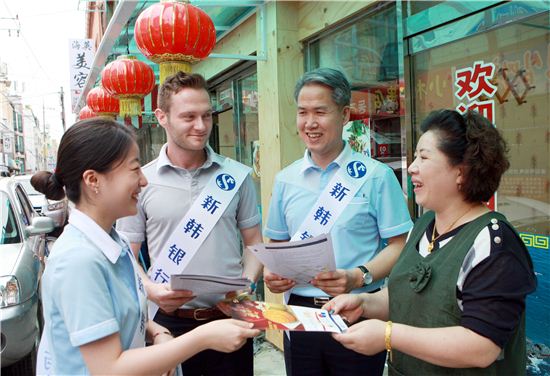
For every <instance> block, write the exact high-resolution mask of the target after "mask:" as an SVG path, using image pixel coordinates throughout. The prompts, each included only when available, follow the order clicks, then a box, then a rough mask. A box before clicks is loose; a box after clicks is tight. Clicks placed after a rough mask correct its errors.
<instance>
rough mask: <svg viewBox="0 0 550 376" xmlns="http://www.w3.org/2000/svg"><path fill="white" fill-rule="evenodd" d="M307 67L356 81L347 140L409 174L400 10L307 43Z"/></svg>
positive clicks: (384, 12)
mask: <svg viewBox="0 0 550 376" xmlns="http://www.w3.org/2000/svg"><path fill="white" fill-rule="evenodd" d="M307 45H308V48H307V55H306V56H307V64H306V65H307V67H306V68H307V70H312V69H315V68H319V67H329V68H335V69H338V70H340V71H342V72H343V73H344V74H345V75H346V77H347V78H348V80H349V81H350V83H351V85H352V103H351V106H352V114H353V116H352V118H353V119H356V120H354V121H351V122H350V123H348V124H347V125H346V126H345V127H344V134H343V138H344V139H345V140H347V141H348V142H349V144H350V145H351V147H352V148H353V149H355V150H356V151H359V152H362V153H364V154H366V155H369V156H372V157H373V158H376V159H378V160H380V161H382V162H384V163H387V164H388V165H389V166H390V167H392V168H393V169H394V171H395V172H396V175H397V177H398V179H399V181H400V182H401V183H402V181H403V175H404V174H405V171H406V170H405V169H404V164H405V155H404V153H403V150H405V148H404V145H403V143H402V142H403V140H404V135H403V136H402V132H401V123H402V119H401V118H402V115H403V114H404V111H403V107H402V105H401V104H400V102H401V100H400V90H402V85H401V82H402V81H400V79H399V61H398V50H397V48H398V43H397V25H396V9H395V5H394V4H390V5H389V6H385V7H382V8H381V9H380V8H378V9H377V10H376V11H374V12H372V13H370V14H368V15H365V16H364V17H362V18H360V19H358V20H355V21H352V22H351V23H349V24H347V25H344V26H342V27H340V28H339V29H336V30H332V31H330V32H328V33H326V34H325V35H321V36H320V37H319V38H318V39H316V40H313V41H309V42H308V44H307Z"/></svg>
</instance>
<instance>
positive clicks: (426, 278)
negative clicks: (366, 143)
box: [388, 212, 532, 376]
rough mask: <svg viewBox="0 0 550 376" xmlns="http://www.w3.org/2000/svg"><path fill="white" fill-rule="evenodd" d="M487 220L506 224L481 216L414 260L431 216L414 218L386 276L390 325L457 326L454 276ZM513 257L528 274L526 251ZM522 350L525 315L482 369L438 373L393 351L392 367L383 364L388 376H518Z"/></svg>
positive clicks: (523, 364) (439, 369)
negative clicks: (520, 260)
mask: <svg viewBox="0 0 550 376" xmlns="http://www.w3.org/2000/svg"><path fill="white" fill-rule="evenodd" d="M493 218H495V219H497V220H498V221H500V222H506V223H507V221H506V218H505V217H504V216H503V215H502V214H500V213H496V212H490V213H486V214H484V215H482V216H481V217H479V218H477V219H475V220H474V221H472V222H470V223H469V224H467V225H466V226H464V228H462V230H461V231H459V232H458V233H457V234H456V235H455V236H454V237H453V238H452V239H451V240H450V241H449V242H448V243H447V244H445V245H444V246H443V247H441V248H440V249H438V250H436V251H435V252H433V253H432V254H430V255H429V256H427V257H422V256H421V255H420V254H419V252H418V251H417V250H416V245H417V244H418V242H419V241H420V239H421V238H422V236H423V234H424V233H425V231H426V229H427V227H428V225H429V224H430V223H431V222H432V221H433V219H434V213H433V212H428V213H426V214H424V215H423V216H422V217H421V218H419V219H418V221H417V223H416V224H415V226H414V228H413V231H412V233H411V236H410V238H409V241H408V242H407V244H406V246H405V249H404V250H403V252H402V254H401V256H400V258H399V260H398V261H397V263H396V264H395V266H394V267H393V269H392V271H391V274H390V276H389V282H388V292H389V307H390V320H392V321H393V322H396V323H401V324H407V325H411V326H415V327H423V328H438V327H448V326H458V325H460V317H461V311H460V308H459V307H458V303H457V297H456V281H457V280H458V274H459V272H460V268H461V266H462V263H463V261H464V258H465V257H466V254H467V253H468V251H469V250H470V248H471V247H472V245H473V243H474V240H475V238H476V237H477V235H478V234H479V232H480V231H481V230H482V229H483V228H484V227H486V226H488V225H489V224H490V223H491V219H493ZM510 227H511V226H510ZM521 244H523V242H522V243H521ZM518 252H525V253H526V254H527V258H526V259H527V260H528V262H529V263H530V265H529V266H530V269H531V270H532V264H531V258H530V257H529V254H528V251H527V248H526V247H525V246H524V247H523V249H520V250H518ZM525 347H526V345H525V314H523V315H522V318H521V321H520V324H519V325H518V328H517V329H516V332H515V333H514V335H513V337H512V338H511V339H510V341H509V342H508V343H507V345H506V347H505V348H504V351H503V354H501V356H500V357H499V360H497V361H495V362H494V363H493V364H492V365H490V366H489V367H488V368H462V369H454V368H446V367H440V366H436V365H433V364H431V363H428V362H424V361H422V360H420V359H417V358H414V357H412V356H409V355H406V354H404V353H401V352H399V351H396V350H393V361H392V362H390V361H389V360H388V366H389V374H390V375H422V376H424V375H499V376H500V375H514V376H516V375H523V374H525V367H526V353H525V351H526V349H525ZM501 358H502V359H501Z"/></svg>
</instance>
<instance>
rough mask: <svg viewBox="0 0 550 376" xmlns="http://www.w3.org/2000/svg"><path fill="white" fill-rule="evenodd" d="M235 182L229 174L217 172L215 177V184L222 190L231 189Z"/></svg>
mask: <svg viewBox="0 0 550 376" xmlns="http://www.w3.org/2000/svg"><path fill="white" fill-rule="evenodd" d="M236 183H237V182H236V181H235V179H234V178H233V176H231V175H229V174H219V175H218V176H217V177H216V185H217V186H218V187H220V189H223V190H224V191H231V190H232V189H233V188H235V184H236Z"/></svg>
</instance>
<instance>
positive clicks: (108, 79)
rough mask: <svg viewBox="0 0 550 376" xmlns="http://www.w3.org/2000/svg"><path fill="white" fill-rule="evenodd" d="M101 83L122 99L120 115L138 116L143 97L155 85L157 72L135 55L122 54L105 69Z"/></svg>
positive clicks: (114, 95)
mask: <svg viewBox="0 0 550 376" xmlns="http://www.w3.org/2000/svg"><path fill="white" fill-rule="evenodd" d="M101 84H102V85H103V88H104V89H105V90H107V92H108V93H109V94H111V95H112V96H113V97H115V98H118V100H119V101H120V112H119V114H120V116H122V117H126V116H138V115H141V98H143V97H144V96H146V95H147V94H149V93H150V92H151V90H153V87H154V86H155V72H153V69H152V68H151V67H150V66H149V65H147V64H146V63H144V62H143V61H139V60H138V59H137V58H136V57H135V56H130V55H122V56H119V57H118V58H117V59H116V60H115V61H112V62H110V63H109V64H107V66H106V67H105V68H104V69H103V71H102V72H101Z"/></svg>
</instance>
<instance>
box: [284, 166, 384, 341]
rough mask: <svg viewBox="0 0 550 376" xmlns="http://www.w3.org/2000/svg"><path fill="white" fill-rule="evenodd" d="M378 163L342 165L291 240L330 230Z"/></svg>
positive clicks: (325, 232) (326, 232)
mask: <svg viewBox="0 0 550 376" xmlns="http://www.w3.org/2000/svg"><path fill="white" fill-rule="evenodd" d="M377 166H378V164H377V163H373V162H372V161H368V160H362V161H360V160H355V161H351V162H349V163H348V164H347V165H346V167H345V168H342V167H340V169H339V170H338V171H337V172H336V174H334V176H333V177H332V179H331V180H330V182H329V183H328V184H327V186H326V187H325V189H324V190H323V192H321V195H320V196H319V198H318V199H317V201H316V202H315V204H314V205H313V207H312V208H311V210H310V212H309V213H308V215H307V216H306V218H305V219H304V221H303V222H302V224H301V225H300V227H299V228H298V231H296V233H295V234H294V236H292V239H290V240H291V241H299V240H304V239H307V238H312V237H315V236H319V235H322V234H329V233H330V230H331V229H332V226H333V225H334V223H336V221H337V220H338V218H340V215H341V214H342V213H343V212H344V210H345V209H346V207H347V206H348V204H349V203H350V202H351V199H352V198H353V197H355V194H356V193H357V191H358V190H359V189H360V188H361V187H362V186H363V184H365V182H366V181H367V179H368V178H369V177H370V176H371V175H372V173H373V172H374V171H375V170H376V167H377ZM291 291H292V290H289V291H287V292H285V293H284V294H283V298H284V299H283V300H284V302H285V304H288V299H289V298H290V294H291ZM287 335H288V332H287Z"/></svg>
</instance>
